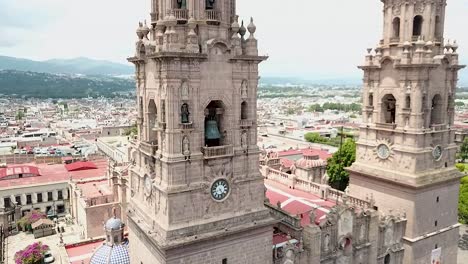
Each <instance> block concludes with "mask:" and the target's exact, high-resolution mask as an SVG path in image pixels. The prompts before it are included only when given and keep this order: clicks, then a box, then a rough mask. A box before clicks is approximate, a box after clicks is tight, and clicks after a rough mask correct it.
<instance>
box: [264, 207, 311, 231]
mask: <svg viewBox="0 0 468 264" xmlns="http://www.w3.org/2000/svg"><path fill="white" fill-rule="evenodd" d="M265 206H266V207H267V208H268V209H270V212H271V213H272V214H273V216H274V217H275V218H276V219H281V222H282V223H283V224H286V225H288V226H290V227H292V228H293V229H295V230H301V229H302V226H301V218H300V217H298V216H293V215H291V214H289V213H288V212H286V211H284V210H283V209H281V208H278V207H275V205H272V204H270V203H265Z"/></svg>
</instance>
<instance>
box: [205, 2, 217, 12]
mask: <svg viewBox="0 0 468 264" xmlns="http://www.w3.org/2000/svg"><path fill="white" fill-rule="evenodd" d="M214 4H215V0H206V9H208V10H211V9H214Z"/></svg>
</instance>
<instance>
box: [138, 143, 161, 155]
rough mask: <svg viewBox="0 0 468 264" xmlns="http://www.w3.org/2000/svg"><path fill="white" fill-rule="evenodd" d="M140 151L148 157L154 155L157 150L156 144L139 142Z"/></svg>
mask: <svg viewBox="0 0 468 264" xmlns="http://www.w3.org/2000/svg"><path fill="white" fill-rule="evenodd" d="M140 150H141V151H142V152H143V153H145V154H146V155H148V156H154V155H156V151H157V150H158V144H157V142H154V141H153V142H141V143H140Z"/></svg>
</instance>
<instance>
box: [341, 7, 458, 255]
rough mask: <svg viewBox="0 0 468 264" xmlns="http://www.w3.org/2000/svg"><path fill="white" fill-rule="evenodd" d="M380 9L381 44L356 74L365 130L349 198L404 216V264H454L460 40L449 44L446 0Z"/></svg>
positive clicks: (360, 139) (455, 250) (456, 225)
mask: <svg viewBox="0 0 468 264" xmlns="http://www.w3.org/2000/svg"><path fill="white" fill-rule="evenodd" d="M382 2H383V3H384V32H383V39H382V40H381V41H380V43H379V44H378V46H377V47H376V48H375V49H374V52H373V51H372V49H369V50H368V54H367V56H366V59H365V63H364V65H363V66H361V67H359V68H360V69H362V70H363V71H364V86H363V102H364V106H363V125H362V126H361V129H360V136H359V141H358V144H357V145H358V146H357V160H356V162H355V163H354V164H353V166H352V167H351V168H349V172H350V193H351V194H352V195H354V196H357V197H360V198H363V199H364V198H365V197H366V196H367V195H371V194H372V195H373V197H374V199H375V201H376V206H377V207H378V210H379V211H381V212H383V213H388V212H391V211H393V212H396V211H400V212H405V213H406V217H407V220H408V222H407V227H406V234H405V237H404V248H405V252H404V261H403V263H412V264H418V263H421V264H422V263H433V262H432V260H431V258H432V257H433V256H437V255H438V254H440V255H441V259H442V263H456V259H457V243H458V221H457V220H458V214H457V202H458V192H459V179H460V174H459V172H458V171H457V170H456V168H455V154H456V151H457V147H456V145H455V144H454V130H452V126H453V122H454V98H455V90H456V85H457V80H458V76H457V74H458V71H459V70H460V69H461V68H463V66H461V65H459V63H458V53H457V49H458V45H457V43H456V41H453V42H450V41H447V42H446V44H445V45H444V39H443V33H444V21H445V7H446V0H432V1H423V0H382ZM392 254H393V253H392V252H380V253H379V258H380V259H381V260H382V263H384V262H383V258H384V257H386V256H387V255H389V256H390V257H391V256H392ZM390 257H389V258H390ZM385 263H387V262H385ZM388 263H392V262H388Z"/></svg>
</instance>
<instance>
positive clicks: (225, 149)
mask: <svg viewBox="0 0 468 264" xmlns="http://www.w3.org/2000/svg"><path fill="white" fill-rule="evenodd" d="M201 151H202V153H203V155H204V157H205V159H213V158H219V157H228V156H232V155H234V147H233V146H232V145H228V146H220V147H203V148H202V149H201Z"/></svg>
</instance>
